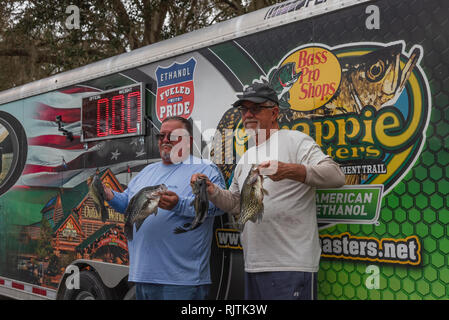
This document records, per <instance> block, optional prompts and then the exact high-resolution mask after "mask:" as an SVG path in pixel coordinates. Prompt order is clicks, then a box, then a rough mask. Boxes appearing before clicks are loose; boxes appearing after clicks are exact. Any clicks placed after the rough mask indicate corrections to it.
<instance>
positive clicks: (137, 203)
mask: <svg viewBox="0 0 449 320" xmlns="http://www.w3.org/2000/svg"><path fill="white" fill-rule="evenodd" d="M165 190H167V187H166V186H165V184H160V185H156V186H150V187H145V188H143V189H141V190H140V191H139V192H137V193H136V194H135V195H134V196H133V197H132V198H131V200H130V201H129V204H128V207H127V208H126V211H125V216H126V222H125V236H126V238H127V239H128V240H132V239H133V226H134V224H136V232H137V231H139V229H140V227H141V226H142V223H143V222H144V221H145V219H146V218H147V217H148V216H149V215H150V214H153V213H154V214H155V215H156V214H157V206H158V204H159V200H160V198H161V195H160V192H163V191H165Z"/></svg>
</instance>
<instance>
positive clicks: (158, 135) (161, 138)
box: [156, 132, 189, 141]
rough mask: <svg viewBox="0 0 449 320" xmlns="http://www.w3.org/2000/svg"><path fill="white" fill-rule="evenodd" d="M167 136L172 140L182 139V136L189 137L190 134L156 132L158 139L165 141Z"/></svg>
mask: <svg viewBox="0 0 449 320" xmlns="http://www.w3.org/2000/svg"><path fill="white" fill-rule="evenodd" d="M166 137H167V138H168V140H170V141H180V140H181V139H182V137H189V136H188V135H179V134H174V133H171V132H168V133H157V134H156V139H158V140H160V141H163V140H164V139H165V138H166Z"/></svg>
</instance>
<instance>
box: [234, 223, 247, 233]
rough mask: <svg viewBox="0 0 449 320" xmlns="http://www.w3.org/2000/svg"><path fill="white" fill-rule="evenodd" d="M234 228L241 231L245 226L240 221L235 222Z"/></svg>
mask: <svg viewBox="0 0 449 320" xmlns="http://www.w3.org/2000/svg"><path fill="white" fill-rule="evenodd" d="M235 228H236V229H237V230H238V231H239V232H243V229H244V228H245V224H244V223H241V222H237V224H236V226H235Z"/></svg>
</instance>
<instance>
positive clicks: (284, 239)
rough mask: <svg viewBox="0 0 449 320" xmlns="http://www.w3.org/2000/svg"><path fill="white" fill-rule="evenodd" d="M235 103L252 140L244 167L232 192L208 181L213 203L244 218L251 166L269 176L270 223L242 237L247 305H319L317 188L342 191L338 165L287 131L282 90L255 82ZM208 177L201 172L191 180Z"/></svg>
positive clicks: (266, 219)
mask: <svg viewBox="0 0 449 320" xmlns="http://www.w3.org/2000/svg"><path fill="white" fill-rule="evenodd" d="M237 97H238V98H239V100H237V101H236V102H235V103H234V107H235V108H238V109H239V110H240V112H241V115H242V121H243V124H244V126H245V130H246V132H247V133H248V134H249V135H250V136H251V137H252V139H253V140H252V142H253V145H254V146H253V147H251V148H249V149H248V150H247V151H246V152H245V154H244V155H243V157H242V158H241V159H240V161H239V162H238V164H237V166H236V169H235V171H234V177H233V180H232V183H231V185H230V187H229V190H225V189H222V188H220V187H218V186H217V185H215V184H213V183H212V182H210V181H208V193H209V200H210V201H211V202H212V203H213V204H215V205H216V206H217V207H218V208H220V209H222V210H223V211H226V212H228V213H230V214H234V215H238V214H239V213H240V192H241V190H242V186H243V183H244V181H245V178H246V177H247V175H248V172H249V170H250V168H251V166H252V164H254V163H255V164H258V169H259V172H260V174H262V175H265V177H268V178H265V179H264V182H263V188H264V189H265V190H267V191H268V194H267V195H265V197H264V200H263V202H264V212H263V219H262V221H261V222H260V223H258V222H252V221H248V222H247V223H246V224H245V227H244V230H243V232H242V234H241V242H242V246H243V254H244V261H245V298H246V299H283V300H286V299H307V300H310V299H316V297H317V294H316V292H317V272H318V267H319V260H320V254H321V248H320V244H319V236H318V224H317V219H316V204H315V188H317V187H318V188H331V187H340V186H342V185H344V183H345V177H344V174H343V172H342V171H341V169H340V167H339V165H338V164H337V163H335V162H334V161H333V160H332V158H331V157H330V156H327V155H325V154H324V153H323V152H322V150H321V148H320V147H319V146H318V145H317V144H316V143H315V141H314V140H313V139H312V138H311V137H309V136H308V135H306V134H304V133H302V132H299V131H296V130H283V129H282V130H281V129H280V128H279V124H278V122H277V116H278V113H279V106H278V103H279V102H278V97H277V95H276V92H275V91H274V90H273V89H272V88H270V87H269V86H268V85H266V84H259V83H255V84H253V85H251V86H249V87H247V88H245V91H244V92H243V93H242V94H241V95H237ZM199 176H202V177H204V175H202V174H194V175H193V176H192V178H191V182H193V181H195V180H196V179H197V178H198V177H199Z"/></svg>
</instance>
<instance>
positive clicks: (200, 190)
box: [173, 178, 209, 234]
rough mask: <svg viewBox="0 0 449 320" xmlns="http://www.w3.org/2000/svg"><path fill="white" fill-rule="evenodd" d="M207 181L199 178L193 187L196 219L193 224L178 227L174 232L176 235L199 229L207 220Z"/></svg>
mask: <svg viewBox="0 0 449 320" xmlns="http://www.w3.org/2000/svg"><path fill="white" fill-rule="evenodd" d="M206 189H207V184H206V180H205V179H202V178H198V179H197V180H196V181H195V183H194V184H193V185H192V192H193V194H194V195H195V198H194V199H193V201H192V203H191V204H190V205H193V207H194V208H195V218H194V219H193V221H192V223H186V224H184V225H183V226H182V227H177V228H176V229H175V230H173V232H174V233H175V234H180V233H184V232H187V231H190V230H194V229H196V228H198V227H199V226H200V225H201V224H202V223H203V222H204V220H205V219H206V217H207V211H208V210H209V199H208V196H207V190H206Z"/></svg>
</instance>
